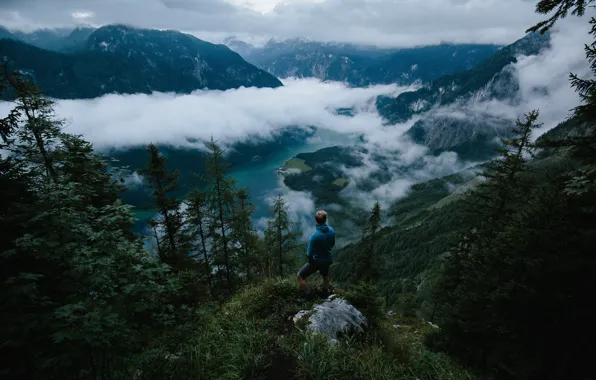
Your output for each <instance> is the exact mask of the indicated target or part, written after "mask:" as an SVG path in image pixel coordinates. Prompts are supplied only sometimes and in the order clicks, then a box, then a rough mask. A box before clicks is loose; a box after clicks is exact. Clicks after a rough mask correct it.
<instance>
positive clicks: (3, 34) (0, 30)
mask: <svg viewBox="0 0 596 380" xmlns="http://www.w3.org/2000/svg"><path fill="white" fill-rule="evenodd" d="M3 38H7V39H16V37H15V36H14V34H12V33H11V32H10V31H9V30H8V29H6V28H5V27H3V26H1V25H0V40H1V39H3Z"/></svg>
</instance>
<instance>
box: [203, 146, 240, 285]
mask: <svg viewBox="0 0 596 380" xmlns="http://www.w3.org/2000/svg"><path fill="white" fill-rule="evenodd" d="M207 148H208V149H209V152H208V154H207V157H206V163H205V164H206V165H205V167H206V176H205V182H206V183H207V185H208V189H209V200H210V211H211V212H212V216H213V226H214V229H213V233H212V238H213V242H214V247H217V249H218V250H219V251H221V254H222V256H223V257H222V259H223V260H222V261H223V264H224V266H225V272H226V283H227V287H228V290H229V291H230V292H231V291H232V289H233V283H232V276H233V267H232V266H233V262H232V261H233V260H232V257H231V253H232V252H231V249H230V248H231V247H230V233H231V218H232V208H233V202H234V195H235V187H236V181H235V180H234V179H233V178H228V177H226V172H227V171H228V167H229V164H228V163H227V161H225V159H224V157H223V154H224V151H223V150H222V149H221V148H220V147H219V146H218V145H217V143H216V142H215V141H214V140H213V139H211V141H210V142H209V143H208V144H207ZM217 240H219V242H217ZM216 252H217V251H216Z"/></svg>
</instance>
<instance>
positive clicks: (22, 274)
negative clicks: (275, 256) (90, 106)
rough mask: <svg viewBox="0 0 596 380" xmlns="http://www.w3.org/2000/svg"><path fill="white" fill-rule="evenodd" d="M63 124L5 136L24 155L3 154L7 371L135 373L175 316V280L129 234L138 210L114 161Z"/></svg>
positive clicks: (39, 375) (2, 308) (26, 374)
mask: <svg viewBox="0 0 596 380" xmlns="http://www.w3.org/2000/svg"><path fill="white" fill-rule="evenodd" d="M32 93H33V94H34V95H35V94H36V92H32ZM22 96H23V97H24V98H27V97H28V96H29V95H28V94H26V93H23V94H22ZM35 96H36V95H35ZM28 104H29V105H31V104H33V103H28ZM21 107H22V105H19V104H17V108H15V109H16V111H14V110H13V112H12V113H11V114H14V115H16V114H18V112H20V111H19V110H22V108H21ZM46 112H47V113H46V115H51V112H52V110H51V109H47V110H46ZM30 114H31V115H36V117H39V115H40V113H37V112H36V113H30ZM55 125H56V124H55V123H54V121H53V120H52V118H50V117H49V116H48V118H47V119H44V122H43V123H38V124H35V128H33V127H32V126H31V125H30V124H28V122H22V123H17V124H13V129H12V130H10V131H9V132H10V133H8V134H6V135H5V136H4V137H6V139H5V140H3V141H4V142H5V143H6V144H7V145H8V146H7V148H8V149H9V150H11V151H12V152H15V154H14V155H12V156H11V157H10V158H8V159H4V158H2V159H0V183H2V184H3V185H8V187H5V186H2V187H1V189H0V191H1V192H2V202H1V203H0V205H1V208H0V225H1V226H3V227H7V226H8V225H7V224H9V223H10V224H12V226H11V228H7V229H6V230H4V229H3V234H2V239H0V268H2V270H0V273H1V275H2V277H1V278H0V281H1V283H2V287H1V288H2V292H1V300H2V302H0V316H1V317H0V322H1V323H2V324H3V326H6V328H4V329H2V331H1V332H0V341H1V342H2V345H0V355H1V356H2V357H3V359H4V363H7V364H8V368H6V367H4V368H3V371H4V372H3V376H5V377H7V378H27V379H48V378H104V379H105V378H116V377H125V378H126V377H130V376H131V375H132V374H131V373H130V372H129V367H128V366H129V365H130V360H131V359H132V357H133V356H134V355H136V354H138V353H139V352H140V351H142V349H143V348H144V347H145V346H146V345H147V344H148V343H151V342H152V340H153V339H154V338H155V336H156V334H157V333H159V332H160V331H163V329H164V328H165V325H164V324H163V321H162V320H160V319H159V318H156V317H155V316H161V317H160V318H163V320H164V321H165V320H166V319H167V318H169V317H170V316H171V313H170V311H169V309H168V307H167V305H168V303H169V295H166V293H167V292H168V290H169V289H171V290H174V289H176V284H175V282H171V281H170V278H169V276H168V271H167V267H165V266H164V265H162V264H160V263H159V262H157V261H155V260H154V259H153V258H152V257H150V256H149V255H148V254H147V253H146V252H145V251H144V250H143V247H142V242H141V241H140V240H139V239H136V238H132V237H131V236H130V229H131V227H132V224H133V218H132V214H131V212H130V207H128V206H126V205H124V204H122V202H121V201H120V200H118V196H117V193H118V191H119V189H120V186H119V185H117V184H116V183H114V182H113V181H112V179H111V177H110V175H109V173H108V172H107V168H106V165H105V162H103V160H102V159H101V158H100V157H98V156H97V155H95V153H94V152H93V150H92V149H91V147H90V145H89V144H88V143H86V142H85V141H83V140H82V139H80V137H77V136H71V135H67V134H64V133H62V132H58V133H54V132H53V130H54V127H55ZM42 128H47V129H48V131H47V132H46V131H44V130H43V129H42ZM4 131H6V129H4ZM27 134H29V136H30V139H29V140H27V139H20V138H19V139H16V138H15V139H13V138H12V137H13V136H26V135H27ZM36 135H37V136H38V137H39V138H40V141H38V140H37V139H36V137H35V136H36ZM46 138H47V140H46ZM29 142H30V143H29ZM50 142H51V143H50ZM40 146H43V147H45V148H44V152H45V155H46V157H48V158H50V160H51V167H52V168H53V170H50V169H49V167H48V166H46V161H45V160H43V159H41V160H40V157H43V156H44V154H42V152H41V150H40V149H38V148H39V147H40ZM6 201H9V202H10V204H8V203H4V202H6ZM5 238H6V239H5ZM127 372H128V374H127Z"/></svg>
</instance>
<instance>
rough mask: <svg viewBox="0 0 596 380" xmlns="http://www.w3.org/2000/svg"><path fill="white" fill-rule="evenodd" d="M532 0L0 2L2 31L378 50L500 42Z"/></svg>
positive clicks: (530, 16)
mask: <svg viewBox="0 0 596 380" xmlns="http://www.w3.org/2000/svg"><path fill="white" fill-rule="evenodd" d="M536 1H537V0H0V24H2V25H4V26H6V27H8V28H9V29H10V28H20V29H27V30H31V29H35V28H42V27H57V26H74V25H77V24H81V23H88V24H92V25H95V26H99V25H105V24H110V23H127V24H131V25H133V26H138V27H148V28H164V29H176V30H181V31H184V32H188V33H192V34H195V35H197V36H198V37H201V38H204V39H207V40H210V41H214V42H219V41H221V40H223V38H225V37H227V36H230V35H236V36H238V37H240V38H242V39H244V40H246V39H249V38H250V39H253V41H255V42H258V41H263V40H265V39H267V38H269V37H276V38H280V39H283V38H290V37H307V38H310V39H313V40H323V41H342V42H354V43H362V44H374V45H380V46H381V45H382V46H412V45H425V44H435V43H439V42H441V41H448V42H470V43H496V44H508V43H511V42H513V41H514V40H516V39H518V38H519V37H521V36H523V35H524V31H525V30H526V29H527V28H528V27H530V26H532V25H533V24H534V23H536V22H537V21H539V20H541V19H543V17H542V16H540V15H536V14H535V13H534V7H535V4H536Z"/></svg>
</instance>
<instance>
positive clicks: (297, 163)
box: [284, 157, 312, 172]
mask: <svg viewBox="0 0 596 380" xmlns="http://www.w3.org/2000/svg"><path fill="white" fill-rule="evenodd" d="M284 167H285V168H286V169H299V170H300V171H302V172H308V171H311V170H312V168H311V167H310V166H308V165H307V164H306V161H304V160H303V159H300V158H295V157H294V158H292V159H291V160H289V161H286V164H285V165H284Z"/></svg>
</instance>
